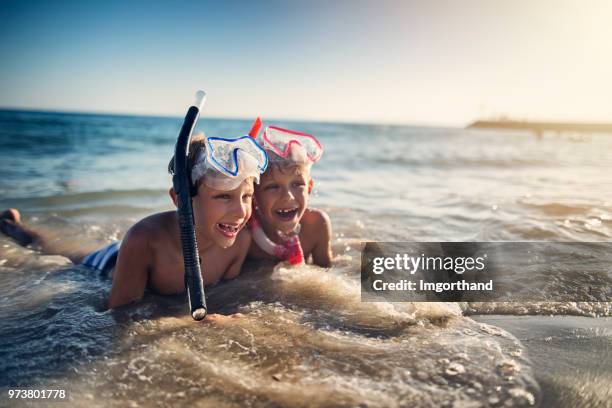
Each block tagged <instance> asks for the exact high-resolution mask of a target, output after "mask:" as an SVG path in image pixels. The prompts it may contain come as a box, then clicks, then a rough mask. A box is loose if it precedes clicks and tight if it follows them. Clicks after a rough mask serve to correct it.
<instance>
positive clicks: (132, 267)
mask: <svg viewBox="0 0 612 408" xmlns="http://www.w3.org/2000/svg"><path fill="white" fill-rule="evenodd" d="M149 234H150V231H148V228H146V227H145V226H144V225H142V224H141V223H138V224H136V225H134V226H133V227H132V228H130V230H129V231H128V232H127V234H126V235H125V238H124V239H123V242H122V243H121V248H120V249H119V257H118V258H117V265H116V266H115V270H114V271H113V286H112V288H111V291H110V297H109V299H108V307H109V309H114V308H116V307H119V306H123V305H126V304H128V303H130V302H133V301H135V300H140V299H141V298H142V296H143V295H144V291H145V287H146V285H147V279H148V272H149V271H148V269H149V263H150V259H151V254H150V248H149Z"/></svg>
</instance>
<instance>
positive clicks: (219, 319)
mask: <svg viewBox="0 0 612 408" xmlns="http://www.w3.org/2000/svg"><path fill="white" fill-rule="evenodd" d="M242 317H244V315H243V314H242V313H234V314H231V315H222V314H218V313H212V314H209V315H206V317H205V318H204V320H203V321H204V322H216V323H223V322H227V321H230V320H231V319H240V318H242Z"/></svg>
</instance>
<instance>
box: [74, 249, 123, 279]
mask: <svg viewBox="0 0 612 408" xmlns="http://www.w3.org/2000/svg"><path fill="white" fill-rule="evenodd" d="M120 246H121V241H115V242H113V243H112V244H109V245H107V246H105V247H104V248H102V249H99V250H97V251H94V252H92V253H91V254H89V255H87V256H86V257H85V258H84V259H83V261H82V262H81V265H85V266H87V267H90V268H93V269H95V270H98V271H100V272H101V273H103V274H110V272H111V271H112V270H113V268H114V267H115V264H116V263H117V255H119V247H120Z"/></svg>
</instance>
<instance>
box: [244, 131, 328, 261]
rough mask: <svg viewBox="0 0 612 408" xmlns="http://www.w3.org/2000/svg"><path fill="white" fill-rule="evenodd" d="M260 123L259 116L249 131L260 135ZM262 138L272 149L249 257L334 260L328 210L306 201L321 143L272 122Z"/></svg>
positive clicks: (260, 190) (256, 199)
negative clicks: (311, 205) (313, 206)
mask: <svg viewBox="0 0 612 408" xmlns="http://www.w3.org/2000/svg"><path fill="white" fill-rule="evenodd" d="M260 127H261V121H260V120H259V119H258V120H257V121H256V123H255V125H254V126H253V129H252V130H251V133H250V135H251V136H252V137H257V133H259V128H260ZM258 141H259V143H260V145H261V146H262V147H263V148H264V149H265V150H266V153H268V158H269V165H268V169H267V170H266V172H265V173H263V174H262V176H261V182H260V183H259V185H257V186H256V187H255V197H254V201H253V203H254V211H253V216H252V218H251V221H250V226H251V230H252V233H253V242H252V243H251V248H250V250H249V257H250V258H254V259H278V260H283V261H289V262H290V263H291V264H300V263H302V262H305V261H307V260H308V258H309V257H311V256H312V262H313V263H314V264H315V265H318V266H322V267H329V266H331V262H332V250H331V236H332V233H331V222H330V220H329V216H328V215H327V214H326V213H325V212H323V211H321V210H318V209H315V208H309V207H308V199H309V197H310V193H311V192H312V187H313V181H312V178H311V177H310V169H311V166H312V164H313V163H315V162H316V161H317V160H319V158H320V157H321V155H322V153H323V147H322V146H321V144H320V143H319V141H318V140H317V139H315V138H314V136H312V135H309V134H306V133H301V132H296V131H292V130H287V129H282V128H279V127H274V126H268V127H267V128H266V129H265V130H264V132H263V134H262V136H261V137H259V138H258Z"/></svg>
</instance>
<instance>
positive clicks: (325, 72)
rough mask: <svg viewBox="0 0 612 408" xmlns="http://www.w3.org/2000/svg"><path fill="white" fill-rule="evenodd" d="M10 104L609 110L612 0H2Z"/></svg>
mask: <svg viewBox="0 0 612 408" xmlns="http://www.w3.org/2000/svg"><path fill="white" fill-rule="evenodd" d="M0 55H1V58H2V62H1V63H0V106H2V107H16V108H42V109H46V110H75V111H93V112H116V113H136V114H152V115H157V114H162V115H182V114H183V113H184V112H185V109H186V107H187V105H188V104H189V103H190V102H191V96H192V95H193V93H194V92H195V90H196V89H199V88H203V89H205V90H206V91H207V92H208V95H209V96H208V101H207V105H206V114H207V115H209V116H219V117H235V118H252V117H253V116H256V115H262V116H263V117H264V118H268V119H271V118H274V119H304V120H324V121H335V120H337V121H350V122H374V123H416V124H441V125H464V124H466V123H467V122H469V121H471V120H473V119H476V118H478V117H487V116H492V115H500V114H506V115H508V116H511V117H515V118H526V119H531V120H563V121H598V122H612V2H610V1H608V0H588V1H580V0H576V1H570V0H567V1H566V0H449V1H437V0H432V1H426V0H423V1H359V0H350V1H344V0H334V1H291V0H287V1H232V0H229V1H228V0H224V1H129V0H126V1H108V0H107V1H94V0H82V1H42V2H41V1H34V0H29V1H7V0H3V1H1V2H0Z"/></svg>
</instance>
